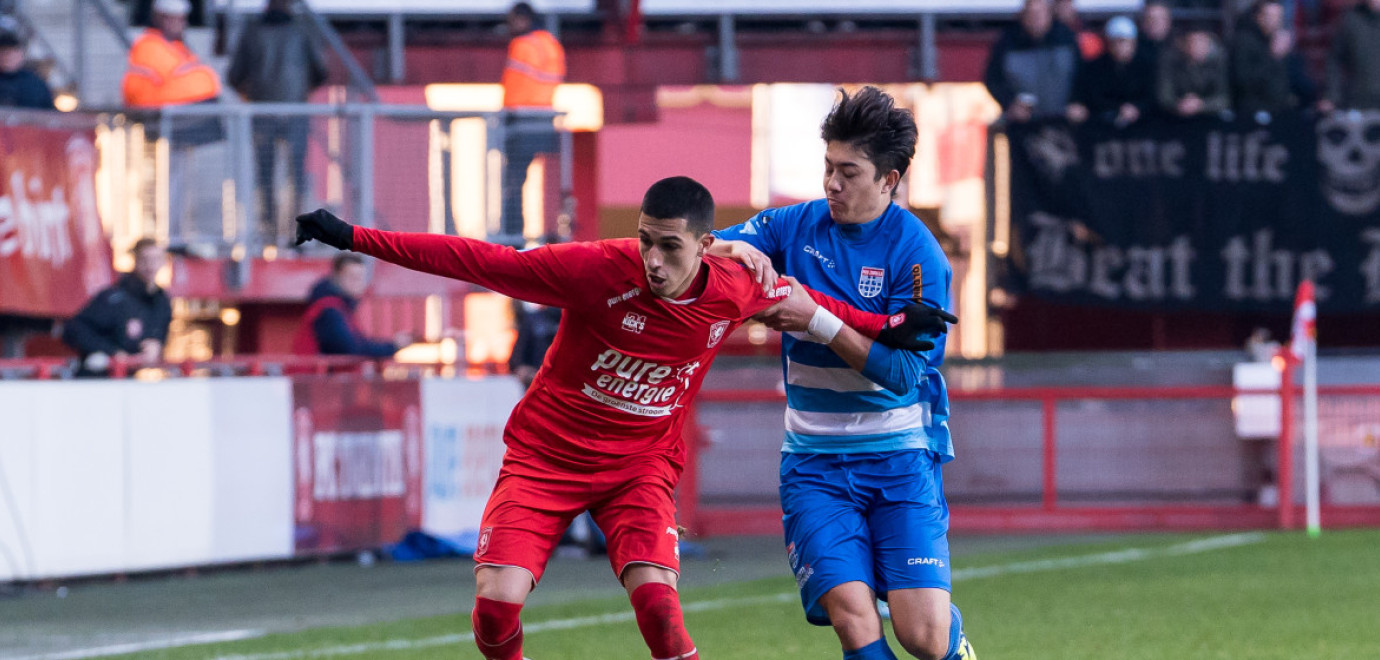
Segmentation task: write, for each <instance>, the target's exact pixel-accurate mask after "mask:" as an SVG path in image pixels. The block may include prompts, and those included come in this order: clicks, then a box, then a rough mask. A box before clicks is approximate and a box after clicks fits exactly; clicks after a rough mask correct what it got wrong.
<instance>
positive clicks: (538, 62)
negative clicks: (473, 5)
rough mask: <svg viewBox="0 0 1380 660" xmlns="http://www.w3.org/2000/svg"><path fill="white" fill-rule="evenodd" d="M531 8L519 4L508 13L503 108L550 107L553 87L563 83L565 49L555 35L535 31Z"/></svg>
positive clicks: (544, 31) (553, 91) (554, 88)
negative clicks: (508, 31)
mask: <svg viewBox="0 0 1380 660" xmlns="http://www.w3.org/2000/svg"><path fill="white" fill-rule="evenodd" d="M535 19H536V13H535V12H534V11H533V10H532V6H531V5H529V4H527V3H525V2H519V3H517V4H515V5H513V8H512V9H510V10H509V11H508V28H509V29H510V30H511V31H512V33H513V34H514V35H515V36H514V37H513V39H512V41H510V42H508V63H507V64H506V65H505V66H504V67H503V107H505V108H550V107H551V97H552V95H553V94H554V93H555V91H556V85H559V84H561V82H562V81H563V80H565V49H564V48H562V47H561V42H559V41H556V37H555V35H553V34H551V33H550V32H547V31H546V30H536V29H533V28H534V23H535Z"/></svg>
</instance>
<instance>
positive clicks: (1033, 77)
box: [983, 0, 1079, 122]
mask: <svg viewBox="0 0 1380 660" xmlns="http://www.w3.org/2000/svg"><path fill="white" fill-rule="evenodd" d="M1078 64H1079V55H1078V45H1077V43H1076V42H1075V39H1074V35H1073V32H1072V31H1070V30H1069V29H1068V27H1066V26H1064V25H1063V24H1062V23H1057V22H1055V21H1054V17H1053V14H1052V12H1051V10H1050V5H1049V0H1025V4H1024V5H1023V6H1022V8H1021V13H1020V20H1019V23H1018V24H1017V25H1013V26H1011V27H1010V28H1008V29H1007V30H1006V32H1004V33H1003V34H1002V36H1001V38H999V39H997V42H996V43H995V44H994V45H993V46H992V54H991V57H990V58H989V59H988V60H987V72H986V75H985V76H984V77H983V82H985V83H986V85H987V91H988V92H990V93H991V94H992V98H994V99H996V100H997V102H998V103H1000V104H1001V107H1002V111H1003V113H1004V114H1005V117H1006V119H1007V120H1008V121H1013V122H1024V121H1029V120H1031V119H1040V118H1048V117H1058V116H1062V115H1063V114H1064V112H1065V110H1066V109H1067V106H1068V103H1069V99H1070V98H1072V90H1073V80H1074V77H1075V76H1076V75H1077V73H1078Z"/></svg>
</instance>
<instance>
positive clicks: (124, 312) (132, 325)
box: [62, 238, 172, 375]
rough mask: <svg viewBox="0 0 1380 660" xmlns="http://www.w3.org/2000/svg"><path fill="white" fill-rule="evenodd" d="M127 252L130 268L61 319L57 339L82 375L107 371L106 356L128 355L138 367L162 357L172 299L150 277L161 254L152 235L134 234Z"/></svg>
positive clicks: (160, 261)
mask: <svg viewBox="0 0 1380 660" xmlns="http://www.w3.org/2000/svg"><path fill="white" fill-rule="evenodd" d="M131 253H132V254H133V255H134V271H133V272H130V273H127V274H125V275H124V276H122V277H121V278H120V279H119V280H117V281H116V282H115V284H113V285H111V286H110V287H108V288H106V289H104V290H102V291H101V292H100V293H97V294H96V296H95V297H94V298H92V299H91V300H90V302H88V303H86V306H85V307H83V308H82V309H81V311H80V312H78V313H77V315H76V316H74V317H72V319H71V320H69V321H67V322H66V323H65V324H63V330H62V341H63V342H64V343H66V344H67V345H68V346H70V347H71V348H72V350H74V351H76V352H77V354H78V355H80V356H81V371H80V373H82V374H83V375H98V374H104V373H107V372H108V371H109V369H110V362H111V359H112V358H131V359H133V360H134V363H135V364H136V365H141V366H147V365H152V364H156V363H158V362H159V361H160V360H162V359H163V344H164V343H165V342H167V340H168V325H169V324H170V323H171V322H172V303H171V302H170V301H169V299H168V294H167V293H165V292H164V291H163V289H162V288H161V287H159V286H158V283H157V281H156V278H157V276H158V271H159V270H161V269H162V268H163V264H164V263H165V262H166V261H167V255H166V253H165V252H164V251H163V248H162V247H161V246H160V245H158V242H157V241H155V240H153V239H152V238H142V239H139V241H138V242H136V243H135V244H134V249H133V250H131Z"/></svg>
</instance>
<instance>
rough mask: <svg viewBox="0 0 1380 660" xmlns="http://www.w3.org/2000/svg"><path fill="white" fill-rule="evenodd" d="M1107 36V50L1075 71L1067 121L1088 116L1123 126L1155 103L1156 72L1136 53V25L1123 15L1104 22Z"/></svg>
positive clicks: (1083, 118) (1079, 120)
mask: <svg viewBox="0 0 1380 660" xmlns="http://www.w3.org/2000/svg"><path fill="white" fill-rule="evenodd" d="M1106 35H1107V51H1106V52H1105V53H1103V54H1102V56H1101V57H1098V58H1097V59H1095V60H1093V61H1092V62H1089V63H1087V64H1086V65H1084V66H1083V68H1082V69H1081V70H1080V71H1079V72H1078V79H1077V80H1076V81H1075V82H1074V89H1073V96H1074V102H1073V103H1072V104H1070V105H1069V110H1068V119H1069V121H1072V122H1075V123H1077V122H1081V121H1083V120H1085V119H1088V118H1090V117H1091V118H1092V119H1095V120H1098V121H1104V122H1110V123H1115V124H1118V125H1121V126H1125V125H1127V124H1130V123H1132V122H1134V121H1136V120H1137V119H1140V117H1141V115H1143V114H1145V112H1146V111H1148V110H1149V109H1150V108H1151V107H1152V106H1153V105H1154V103H1155V71H1154V69H1153V68H1151V64H1150V62H1149V61H1148V60H1147V59H1146V58H1145V57H1143V56H1142V55H1141V54H1140V53H1139V52H1137V48H1138V46H1137V42H1136V24H1135V22H1134V21H1132V20H1131V19H1130V18H1128V17H1126V16H1116V17H1113V18H1112V20H1110V21H1107V30H1106Z"/></svg>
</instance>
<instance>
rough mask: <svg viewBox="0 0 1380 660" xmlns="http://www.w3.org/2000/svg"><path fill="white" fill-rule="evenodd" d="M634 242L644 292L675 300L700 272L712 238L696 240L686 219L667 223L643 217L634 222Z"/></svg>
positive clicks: (703, 236) (706, 237)
mask: <svg viewBox="0 0 1380 660" xmlns="http://www.w3.org/2000/svg"><path fill="white" fill-rule="evenodd" d="M637 239H638V247H639V249H640V250H641V252H642V267H643V269H645V270H646V272H647V288H649V289H651V290H652V293H655V294H656V295H658V296H661V297H663V298H677V297H679V296H680V295H681V294H683V293H685V290H686V289H689V288H690V283H691V282H692V281H693V280H694V279H695V275H696V274H697V273H699V272H700V262H701V260H702V259H703V257H704V251H705V250H707V249H709V244H710V243H713V242H714V235H713V234H709V233H706V234H701V235H698V236H696V235H695V233H694V232H692V231H690V230H689V229H687V228H686V222H685V218H675V219H672V220H666V219H662V218H653V217H651V216H649V215H647V214H646V213H643V214H642V215H641V216H639V217H638V218H637Z"/></svg>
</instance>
